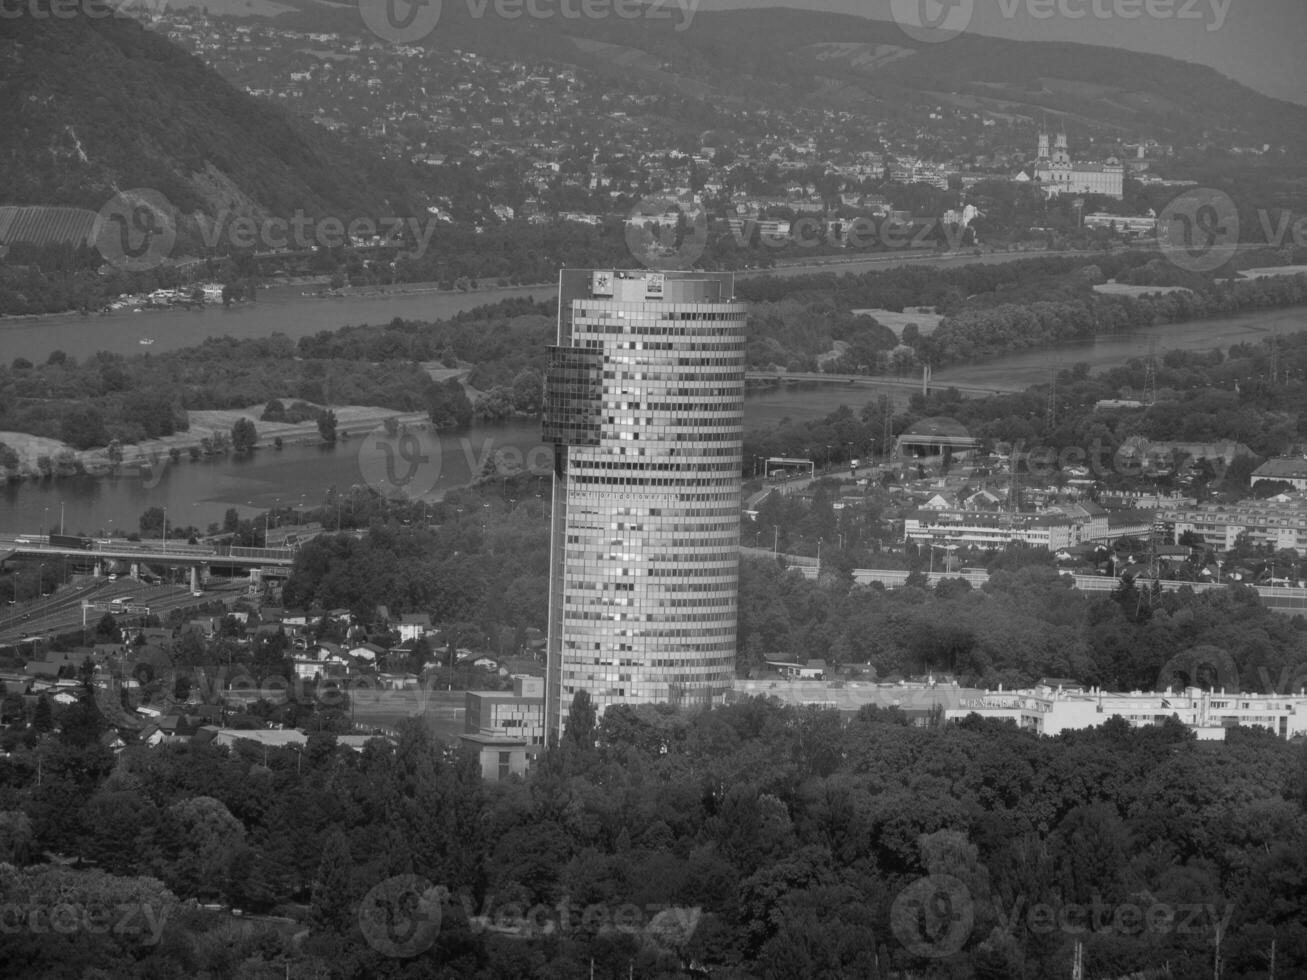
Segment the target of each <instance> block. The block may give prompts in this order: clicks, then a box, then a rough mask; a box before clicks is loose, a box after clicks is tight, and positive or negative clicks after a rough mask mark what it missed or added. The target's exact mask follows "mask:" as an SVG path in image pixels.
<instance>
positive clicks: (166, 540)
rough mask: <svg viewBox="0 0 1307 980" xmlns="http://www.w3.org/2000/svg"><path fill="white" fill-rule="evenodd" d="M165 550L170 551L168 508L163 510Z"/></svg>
mask: <svg viewBox="0 0 1307 980" xmlns="http://www.w3.org/2000/svg"><path fill="white" fill-rule="evenodd" d="M163 550H164V551H167V550H168V507H167V505H165V506H164V508H163Z"/></svg>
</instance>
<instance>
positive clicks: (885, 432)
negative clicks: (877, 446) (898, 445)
mask: <svg viewBox="0 0 1307 980" xmlns="http://www.w3.org/2000/svg"><path fill="white" fill-rule="evenodd" d="M880 412H881V420H882V422H881V424H882V426H883V428H882V431H881V445H882V446H883V447H884V452H885V458H886V459H889V454H890V447H891V446H892V445H893V442H894V402H893V401H892V400H891V399H890V396H889V395H881V396H880Z"/></svg>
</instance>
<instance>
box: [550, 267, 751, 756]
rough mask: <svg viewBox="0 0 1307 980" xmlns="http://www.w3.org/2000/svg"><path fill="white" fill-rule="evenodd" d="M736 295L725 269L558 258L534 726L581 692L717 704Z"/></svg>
mask: <svg viewBox="0 0 1307 980" xmlns="http://www.w3.org/2000/svg"><path fill="white" fill-rule="evenodd" d="M746 310H747V306H746V304H744V303H740V302H736V301H735V299H734V278H733V276H732V275H731V274H730V273H716V272H673V271H666V272H663V271H655V270H649V269H639V270H622V269H599V270H581V269H564V270H562V272H561V273H560V275H559V284H558V325H557V339H556V343H555V345H554V346H551V347H550V348H549V355H548V369H547V372H546V378H545V410H544V422H543V425H544V439H545V441H546V442H547V443H551V444H552V446H553V450H554V494H553V513H552V518H551V531H550V533H551V541H550V570H549V625H548V633H547V637H548V663H547V667H546V675H545V712H544V713H545V718H544V723H545V739H546V741H548V742H552V741H553V740H555V739H556V738H557V737H559V736H560V735H561V734H562V731H563V729H564V727H565V726H566V722H567V714H568V709H569V707H570V705H571V703H572V700H573V698H574V697H575V695H576V694H577V692H580V691H585V692H587V693H588V694H589V696H590V699H591V701H592V702H593V704H594V705H595V707H596V709H597V710H598V711H599V713H600V714H602V712H603V711H604V710H605V709H606V708H608V707H611V706H612V705H615V704H653V703H669V704H673V705H681V706H690V705H709V704H712V703H720V700H721V699H722V697H723V696H724V695H725V693H726V692H727V691H728V690H729V689H730V687H731V685H732V681H733V679H734V676H735V647H736V624H737V615H738V605H739V545H740V507H741V500H740V494H741V483H742V480H741V474H742V472H743V460H742V454H743V433H744V360H745V320H746Z"/></svg>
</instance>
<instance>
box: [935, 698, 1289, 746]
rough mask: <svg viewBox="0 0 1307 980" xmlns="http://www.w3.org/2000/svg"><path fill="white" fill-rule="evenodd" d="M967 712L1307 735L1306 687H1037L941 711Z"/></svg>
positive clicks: (1061, 723)
mask: <svg viewBox="0 0 1307 980" xmlns="http://www.w3.org/2000/svg"><path fill="white" fill-rule="evenodd" d="M970 714H977V715H980V716H981V717H982V718H1007V719H1010V720H1012V721H1014V722H1015V723H1016V725H1017V727H1018V728H1022V729H1025V730H1027V731H1032V732H1037V733H1038V734H1040V735H1058V734H1060V733H1061V732H1066V731H1075V730H1077V729H1082V728H1093V727H1095V726H1097V725H1101V724H1102V723H1103V722H1105V721H1107V720H1108V719H1109V718H1124V719H1125V720H1126V721H1127V722H1129V723H1130V724H1131V725H1133V726H1134V727H1136V728H1140V727H1143V726H1145V725H1157V724H1161V723H1162V722H1163V721H1165V720H1166V719H1168V718H1176V719H1178V720H1179V721H1180V722H1181V723H1182V724H1184V725H1185V726H1187V727H1188V728H1190V729H1192V730H1193V731H1194V733H1195V734H1196V735H1197V736H1198V738H1200V739H1206V740H1213V741H1222V740H1224V738H1225V730H1226V729H1227V728H1232V727H1234V726H1235V725H1244V726H1248V727H1252V726H1257V727H1261V728H1267V729H1270V730H1271V731H1273V732H1275V734H1277V735H1278V736H1280V737H1281V738H1293V737H1295V736H1298V735H1307V691H1302V690H1300V691H1299V692H1298V693H1296V694H1237V693H1235V694H1228V693H1226V692H1225V691H1224V690H1222V691H1204V690H1201V689H1199V688H1196V687H1190V688H1185V689H1184V690H1183V691H1178V692H1174V691H1169V690H1168V691H1161V692H1158V691H1132V692H1129V693H1109V692H1106V691H1100V690H1098V689H1097V688H1093V689H1090V690H1088V691H1083V690H1079V689H1072V690H1066V689H1063V688H1051V687H1036V688H1033V689H1031V690H1025V691H1002V690H1000V691H994V692H990V693H987V694H984V695H981V696H979V697H973V698H963V699H962V702H961V706H960V707H958V708H951V709H949V710H948V711H946V712H945V713H944V717H945V719H947V720H958V719H961V718H965V717H967V716H968V715H970Z"/></svg>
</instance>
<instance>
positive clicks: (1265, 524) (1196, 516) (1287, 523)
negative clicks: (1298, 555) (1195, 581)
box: [1157, 492, 1307, 552]
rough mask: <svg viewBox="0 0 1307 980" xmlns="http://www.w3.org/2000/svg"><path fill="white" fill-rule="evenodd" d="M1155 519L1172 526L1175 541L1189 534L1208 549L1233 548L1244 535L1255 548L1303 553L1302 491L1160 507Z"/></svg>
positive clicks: (1306, 516) (1306, 532)
mask: <svg viewBox="0 0 1307 980" xmlns="http://www.w3.org/2000/svg"><path fill="white" fill-rule="evenodd" d="M1157 516H1158V519H1159V520H1163V521H1167V522H1169V523H1171V524H1174V525H1175V534H1176V539H1177V540H1178V539H1179V536H1180V535H1182V534H1184V533H1185V532H1186V531H1193V532H1194V533H1195V534H1199V535H1201V536H1202V538H1203V541H1204V542H1205V543H1206V544H1208V545H1210V546H1212V547H1215V548H1233V547H1234V544H1235V541H1236V540H1237V539H1238V537H1239V535H1241V534H1247V535H1248V539H1249V540H1250V541H1251V542H1252V543H1253V544H1256V545H1265V546H1268V547H1270V548H1274V549H1276V550H1279V549H1281V548H1293V549H1295V550H1297V551H1300V552H1301V551H1307V493H1304V492H1295V493H1292V494H1283V495H1281V496H1279V497H1272V498H1271V499H1269V500H1252V499H1249V500H1240V501H1238V502H1237V503H1233V504H1199V505H1195V506H1192V507H1174V508H1168V507H1163V509H1162V510H1160V511H1158V514H1157Z"/></svg>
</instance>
